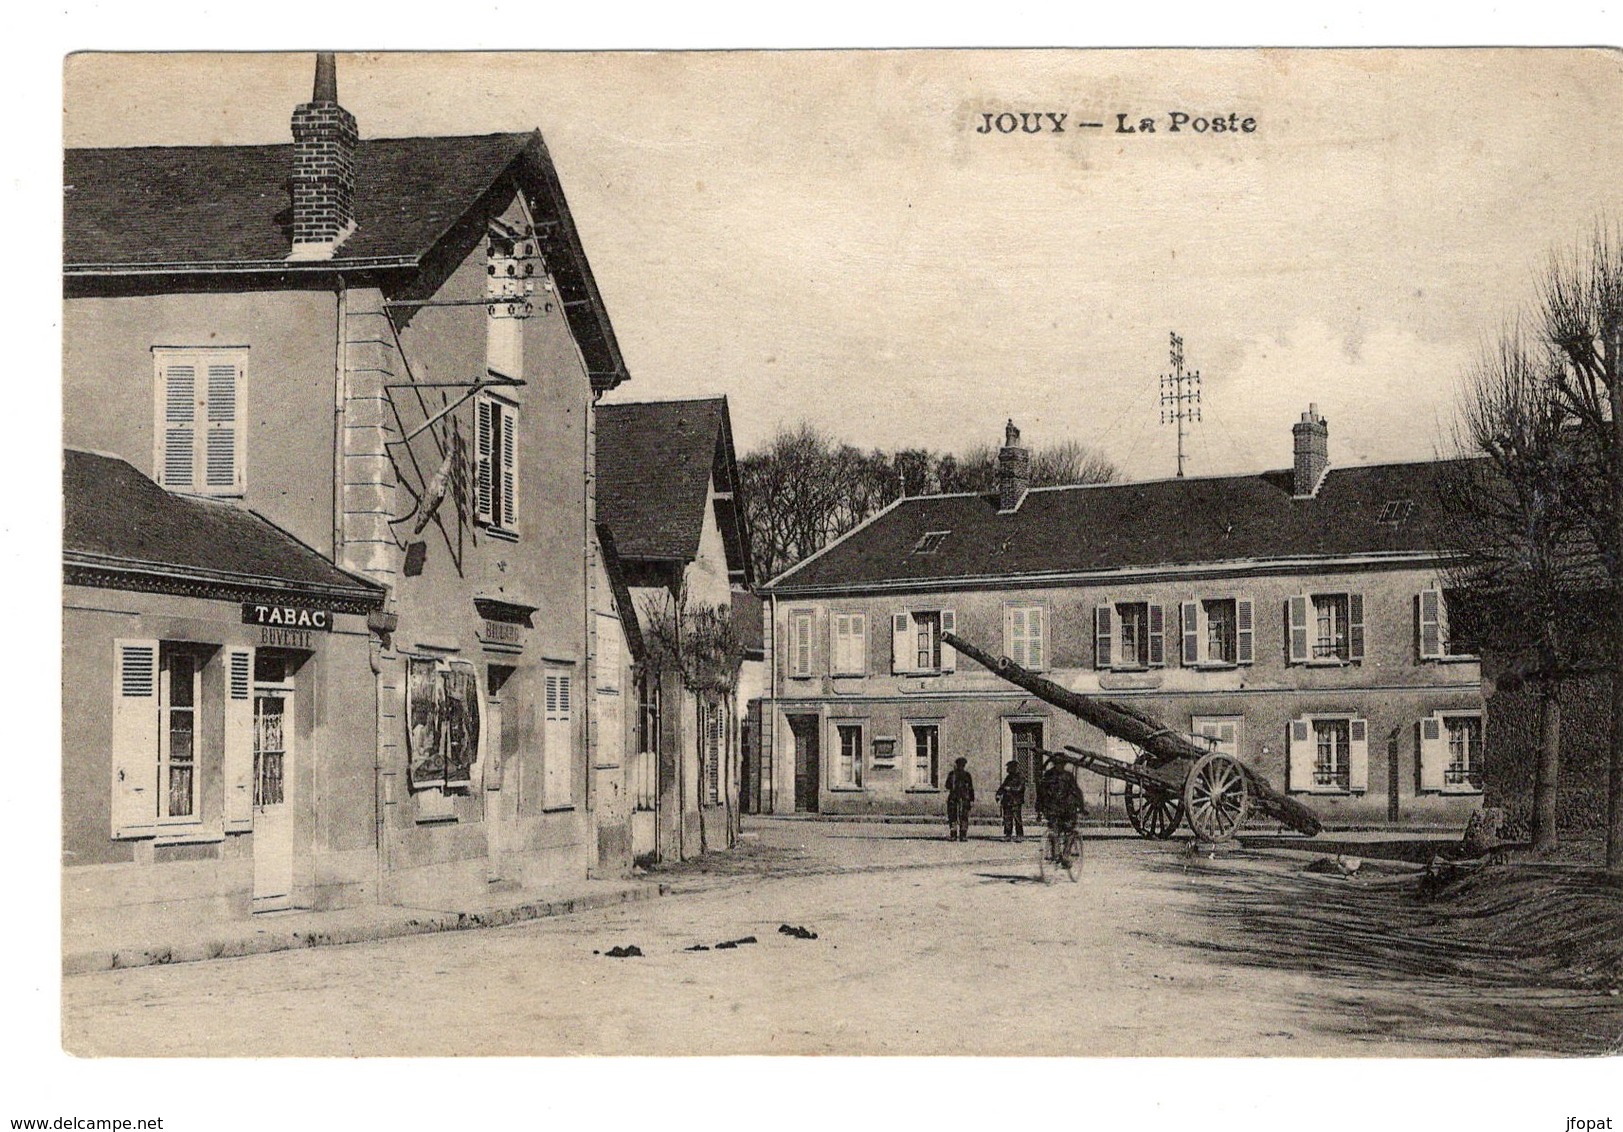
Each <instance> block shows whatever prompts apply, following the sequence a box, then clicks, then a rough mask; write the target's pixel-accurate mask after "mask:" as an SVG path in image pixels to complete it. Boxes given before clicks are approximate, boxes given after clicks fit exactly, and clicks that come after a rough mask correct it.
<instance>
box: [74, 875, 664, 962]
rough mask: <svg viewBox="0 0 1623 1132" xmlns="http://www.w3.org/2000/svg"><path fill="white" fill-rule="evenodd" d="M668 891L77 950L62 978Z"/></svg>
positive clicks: (478, 923) (653, 887)
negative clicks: (195, 940) (179, 942)
mask: <svg viewBox="0 0 1623 1132" xmlns="http://www.w3.org/2000/svg"><path fill="white" fill-rule="evenodd" d="M672 891H673V889H672V886H671V885H669V884H666V883H663V882H662V883H659V884H648V885H637V886H635V887H630V888H624V889H621V890H620V891H618V892H603V893H587V894H585V895H582V896H575V897H570V898H568V899H565V900H537V901H530V902H527V903H524V904H516V905H512V906H510V907H506V908H490V909H485V910H482V911H478V912H445V913H442V914H439V915H428V916H413V917H411V918H409V919H403V920H381V921H378V922H375V923H366V924H351V925H345V926H342V927H334V928H331V929H326V930H321V929H314V930H310V931H298V932H287V933H285V934H280V935H277V934H270V933H263V934H261V933H259V932H255V934H253V935H236V936H222V937H220V938H217V939H212V940H208V941H205V942H201V943H189V944H183V945H179V946H175V947H156V948H149V949H144V950H143V949H133V948H130V949H114V950H94V951H77V952H73V953H71V954H67V955H64V956H63V957H62V974H63V975H64V976H69V975H88V974H91V973H94V972H97V971H119V970H125V969H128V968H131V967H157V966H166V965H168V964H172V963H200V962H204V961H207V960H210V959H235V958H240V957H242V956H247V955H266V954H269V953H271V952H273V951H295V950H299V949H301V948H307V947H334V946H339V945H342V944H347V943H368V942H371V941H374V940H384V939H398V938H400V937H402V936H410V935H430V934H433V933H436V932H458V931H470V930H472V929H474V928H499V927H503V926H505V925H508V924H520V923H524V922H525V921H528V920H541V919H547V918H549V917H552V916H567V915H569V914H570V913H573V912H589V911H592V910H593V909H597V908H611V907H614V906H615V905H618V904H639V903H642V902H643V901H646V900H654V899H656V898H658V897H661V896H668V895H670V894H671V893H672Z"/></svg>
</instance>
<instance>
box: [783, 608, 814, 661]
mask: <svg viewBox="0 0 1623 1132" xmlns="http://www.w3.org/2000/svg"><path fill="white" fill-rule="evenodd" d="M812 622H813V615H812V611H811V610H809V609H797V610H795V611H794V612H793V613H791V614H789V675H791V676H810V675H811V674H812Z"/></svg>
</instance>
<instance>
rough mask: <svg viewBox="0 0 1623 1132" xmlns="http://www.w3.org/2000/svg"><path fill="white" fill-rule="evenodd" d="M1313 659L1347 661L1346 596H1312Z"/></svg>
mask: <svg viewBox="0 0 1623 1132" xmlns="http://www.w3.org/2000/svg"><path fill="white" fill-rule="evenodd" d="M1313 630H1314V636H1313V659H1314V660H1328V659H1339V660H1346V659H1347V595H1346V594H1315V595H1314V596H1313Z"/></svg>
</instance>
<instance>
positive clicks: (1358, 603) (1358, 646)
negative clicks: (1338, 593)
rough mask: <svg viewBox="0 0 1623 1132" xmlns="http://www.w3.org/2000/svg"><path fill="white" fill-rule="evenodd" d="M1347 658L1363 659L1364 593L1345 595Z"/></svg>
mask: <svg viewBox="0 0 1623 1132" xmlns="http://www.w3.org/2000/svg"><path fill="white" fill-rule="evenodd" d="M1347 659H1348V660H1363V659H1364V595H1363V594H1348V595H1347Z"/></svg>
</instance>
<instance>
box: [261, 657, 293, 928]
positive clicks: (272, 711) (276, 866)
mask: <svg viewBox="0 0 1623 1132" xmlns="http://www.w3.org/2000/svg"><path fill="white" fill-rule="evenodd" d="M293 758H294V754H293V698H292V696H291V695H289V694H288V691H287V690H286V689H283V688H256V689H255V690H254V910H255V911H256V912H258V911H270V910H273V909H276V908H287V907H290V906H291V905H292V903H293V804H292V803H293Z"/></svg>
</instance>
